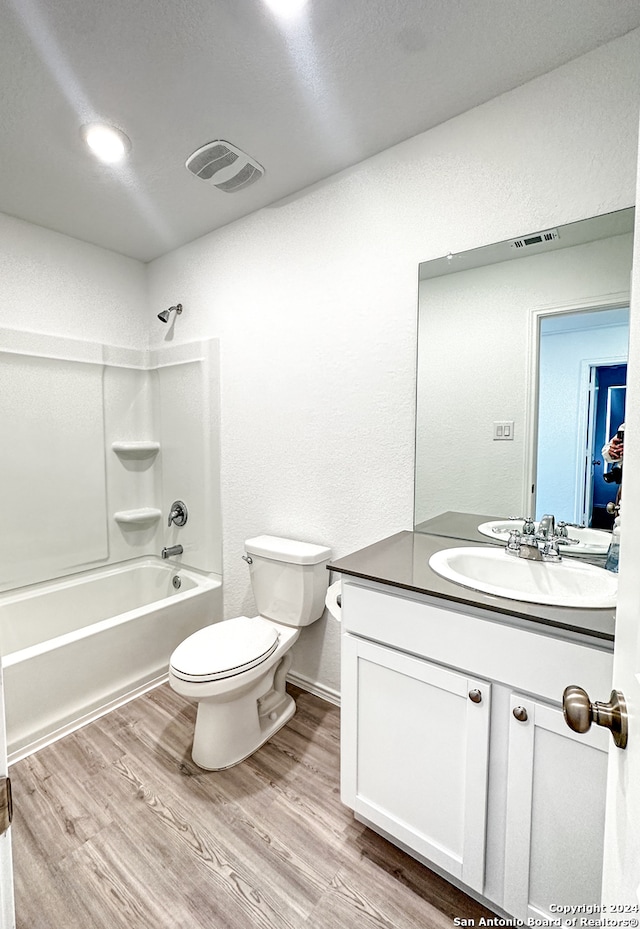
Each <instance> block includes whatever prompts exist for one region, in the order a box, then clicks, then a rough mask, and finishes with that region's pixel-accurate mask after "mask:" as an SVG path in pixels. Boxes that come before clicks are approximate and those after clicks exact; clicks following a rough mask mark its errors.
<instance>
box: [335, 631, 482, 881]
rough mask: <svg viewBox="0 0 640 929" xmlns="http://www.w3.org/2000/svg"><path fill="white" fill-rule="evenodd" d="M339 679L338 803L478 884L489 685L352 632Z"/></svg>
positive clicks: (346, 642)
mask: <svg viewBox="0 0 640 929" xmlns="http://www.w3.org/2000/svg"><path fill="white" fill-rule="evenodd" d="M342 681H343V703H342V705H343V717H342V753H341V754H342V799H343V801H344V802H345V803H346V804H347V805H348V806H350V807H351V808H352V809H353V810H354V812H355V813H356V815H358V816H360V817H363V818H364V819H365V820H368V821H369V822H370V823H373V824H374V825H376V826H378V827H379V828H381V829H383V830H384V831H385V832H386V833H388V834H389V835H392V836H393V837H394V838H396V839H398V840H399V841H400V842H402V843H403V845H405V846H407V847H409V848H411V849H412V850H413V851H414V852H415V853H416V854H417V856H418V857H420V858H423V859H427V860H428V861H430V862H433V863H434V864H435V865H437V866H439V867H440V868H442V869H444V870H445V871H447V872H449V873H450V874H452V875H453V876H454V877H456V878H458V879H459V880H461V881H462V882H463V883H465V884H467V885H468V886H469V887H472V888H473V889H474V890H477V891H479V892H482V890H483V886H484V856H485V831H486V816H487V779H488V771H489V713H490V702H491V701H490V698H491V685H490V684H489V683H488V682H486V681H481V680H476V679H471V678H469V677H468V676H467V675H466V674H461V673H458V672H456V671H451V670H449V669H447V668H443V667H440V666H438V665H435V664H432V663H431V662H429V661H425V660H424V659H422V658H414V657H412V656H410V655H405V654H403V653H402V652H397V651H395V650H394V649H391V648H387V647H384V646H381V645H376V644H374V643H372V642H367V641H363V640H361V639H358V638H356V637H354V636H352V635H349V634H346V635H343V642H342ZM408 708H410V709H409V710H408ZM436 797H437V801H434V798H436Z"/></svg>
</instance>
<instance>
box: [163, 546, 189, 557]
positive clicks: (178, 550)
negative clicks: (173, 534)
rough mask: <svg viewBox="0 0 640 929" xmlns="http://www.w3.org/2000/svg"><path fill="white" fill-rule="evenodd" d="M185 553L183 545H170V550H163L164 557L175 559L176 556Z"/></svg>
mask: <svg viewBox="0 0 640 929" xmlns="http://www.w3.org/2000/svg"><path fill="white" fill-rule="evenodd" d="M183 551H184V549H183V547H182V545H170V546H169V548H163V549H162V557H163V558H173V556H174V555H181V554H182V553H183Z"/></svg>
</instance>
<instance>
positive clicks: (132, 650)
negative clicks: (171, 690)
mask: <svg viewBox="0 0 640 929" xmlns="http://www.w3.org/2000/svg"><path fill="white" fill-rule="evenodd" d="M176 576H178V577H179V578H180V582H181V584H180V588H179V589H176V588H175V587H174V586H173V579H174V578H175V577H176ZM221 612H222V585H221V583H220V580H219V579H218V578H217V577H216V576H215V575H207V574H202V573H200V572H197V571H193V570H191V569H189V568H178V567H176V565H173V564H170V563H168V562H166V561H161V560H160V559H159V558H143V559H138V560H136V561H131V562H127V563H126V564H123V565H118V566H116V567H113V568H104V569H98V570H96V571H90V572H83V573H82V574H76V575H73V576H70V577H67V578H63V579H61V580H57V581H53V582H46V583H41V584H34V585H32V586H30V587H22V588H20V590H14V591H8V592H7V593H4V594H0V647H1V649H2V665H3V673H4V691H5V706H6V717H7V744H8V752H9V761H10V762H13V761H17V760H18V759H19V758H22V757H24V756H25V755H27V754H29V753H30V752H33V751H35V750H37V749H38V748H40V747H42V746H43V745H46V744H47V743H49V742H51V741H53V740H54V739H56V738H59V737H61V736H62V735H65V734H66V733H68V732H71V731H73V729H76V728H78V726H81V725H84V724H85V723H87V722H89V721H91V719H95V718H96V717H97V716H99V715H101V714H102V713H104V712H106V711H108V710H109V709H112V708H113V707H115V706H118V705H119V704H121V703H123V702H125V701H126V700H128V699H131V698H132V697H134V696H137V695H138V694H140V693H144V691H145V690H148V689H149V688H150V687H152V686H155V685H156V684H158V683H160V682H161V681H162V680H166V677H167V671H168V660H169V656H170V655H171V652H172V651H173V649H174V648H175V647H176V646H177V645H178V644H179V643H180V642H181V641H182V640H183V639H184V638H185V637H186V636H187V635H190V634H191V633H192V632H195V631H196V629H200V628H202V626H206V625H208V624H209V623H211V622H214V621H215V620H218V619H220V618H221Z"/></svg>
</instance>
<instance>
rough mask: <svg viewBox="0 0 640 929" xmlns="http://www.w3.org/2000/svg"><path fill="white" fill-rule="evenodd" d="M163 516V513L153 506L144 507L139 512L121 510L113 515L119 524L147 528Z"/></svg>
mask: <svg viewBox="0 0 640 929" xmlns="http://www.w3.org/2000/svg"><path fill="white" fill-rule="evenodd" d="M161 516H162V511H161V510H158V509H156V508H155V507H153V506H142V507H140V509H138V510H119V511H118V512H117V513H114V514H113V518H114V519H115V521H116V522H117V523H125V524H127V525H130V526H131V525H133V526H145V525H148V524H149V523H155V522H157V521H158V520H159V519H160V517H161Z"/></svg>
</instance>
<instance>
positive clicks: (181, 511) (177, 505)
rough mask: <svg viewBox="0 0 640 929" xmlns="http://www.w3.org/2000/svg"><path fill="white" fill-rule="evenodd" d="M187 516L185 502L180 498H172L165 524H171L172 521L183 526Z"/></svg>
mask: <svg viewBox="0 0 640 929" xmlns="http://www.w3.org/2000/svg"><path fill="white" fill-rule="evenodd" d="M188 518H189V511H188V510H187V505H186V503H183V502H182V500H174V501H173V503H172V504H171V510H170V511H169V521H168V523H167V525H168V526H171V523H174V524H175V525H176V526H184V524H185V523H186V521H187V519H188Z"/></svg>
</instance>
